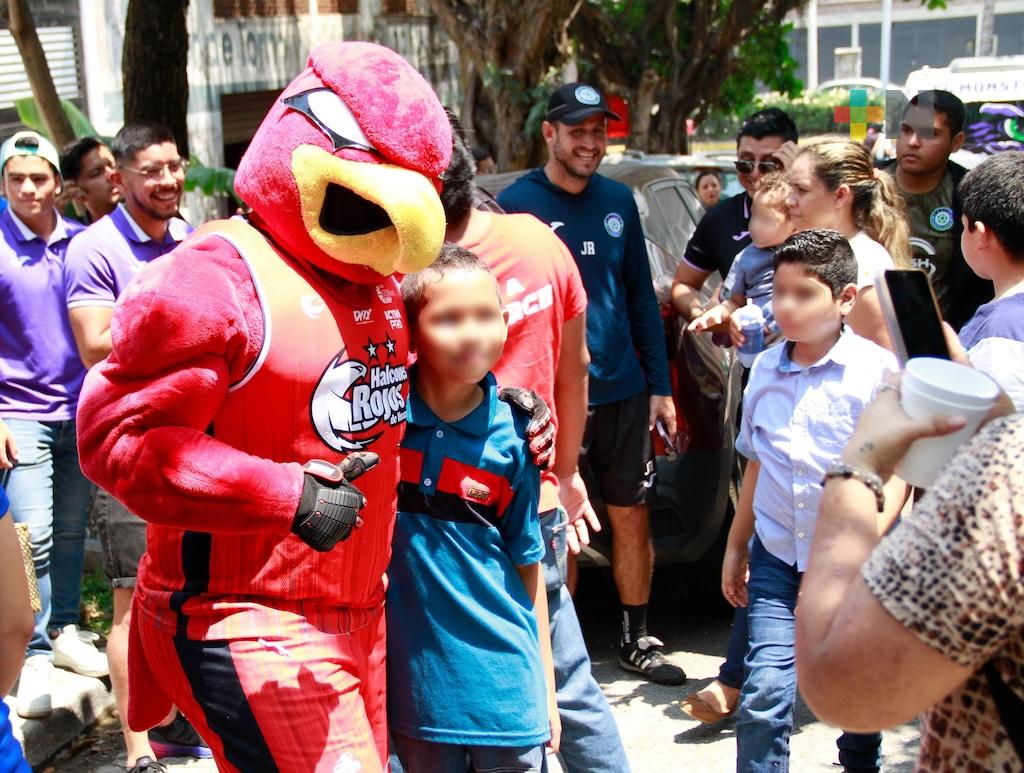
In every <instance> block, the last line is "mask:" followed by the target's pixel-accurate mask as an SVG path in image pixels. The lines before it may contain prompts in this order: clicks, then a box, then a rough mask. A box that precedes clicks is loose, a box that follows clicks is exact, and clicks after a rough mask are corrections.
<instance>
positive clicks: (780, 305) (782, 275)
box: [772, 263, 857, 345]
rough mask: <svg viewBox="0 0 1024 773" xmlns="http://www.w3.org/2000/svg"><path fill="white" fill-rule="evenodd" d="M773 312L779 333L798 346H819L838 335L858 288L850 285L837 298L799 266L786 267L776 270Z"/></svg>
mask: <svg viewBox="0 0 1024 773" xmlns="http://www.w3.org/2000/svg"><path fill="white" fill-rule="evenodd" d="M773 287H774V292H773V294H772V311H773V312H774V313H775V321H776V322H778V324H779V329H780V330H781V331H782V335H784V336H785V337H786V338H787V339H789V340H790V341H794V342H796V343H797V344H810V345H813V344H818V343H821V342H823V341H827V340H828V339H829V338H834V337H835V336H837V335H838V334H839V330H840V326H841V324H842V321H843V317H845V316H846V315H847V314H849V313H850V309H852V308H853V302H854V301H855V300H856V298H857V286H856V285H854V284H848V285H846V287H844V288H843V289H842V292H840V294H839V297H838V298H833V297H832V290H831V289H830V288H829V286H828V285H827V284H825V283H824V282H822V281H821V280H820V279H817V278H815V277H813V276H811V275H809V274H807V273H806V272H805V271H804V269H803V266H801V265H800V264H799V263H783V264H782V265H781V266H779V267H778V268H777V269H776V270H775V279H774V281H773Z"/></svg>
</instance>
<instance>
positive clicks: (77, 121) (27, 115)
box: [14, 97, 110, 142]
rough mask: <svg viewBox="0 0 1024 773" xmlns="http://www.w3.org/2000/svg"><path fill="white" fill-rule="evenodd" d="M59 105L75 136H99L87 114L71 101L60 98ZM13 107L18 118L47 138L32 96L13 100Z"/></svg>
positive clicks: (105, 140) (104, 139)
mask: <svg viewBox="0 0 1024 773" xmlns="http://www.w3.org/2000/svg"><path fill="white" fill-rule="evenodd" d="M60 106H61V107H62V108H63V109H64V115H66V116H67V117H68V121H69V122H70V123H71V131H73V132H74V133H75V137H99V136H100V135H99V132H97V131H96V128H95V127H94V126H93V125H92V121H90V120H89V116H87V115H86V114H85V113H83V112H82V111H81V110H79V109H78V108H77V107H76V106H75V104H74V103H73V102H68V101H67V100H66V99H62V100H61V101H60ZM14 109H15V110H16V111H17V113H18V120H19V121H21V122H22V123H23V124H24V125H25V126H27V127H28V128H29V129H31V130H32V131H34V132H38V133H39V134H42V135H43V136H44V137H47V138H49V135H48V134H47V132H46V125H45V124H44V123H43V116H42V113H40V112H39V106H38V105H37V104H36V101H35V100H34V99H33V98H32V97H23V98H22V99H18V100H15V102H14ZM100 139H102V140H103V141H104V142H110V140H109V138H107V137H101V138H100Z"/></svg>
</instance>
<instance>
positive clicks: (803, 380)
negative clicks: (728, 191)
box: [722, 229, 905, 773]
mask: <svg viewBox="0 0 1024 773" xmlns="http://www.w3.org/2000/svg"><path fill="white" fill-rule="evenodd" d="M857 270H858V264H857V259H856V258H855V257H854V254H853V249H852V248H851V247H850V244H849V242H847V240H846V239H845V238H844V237H843V236H842V235H841V234H840V233H838V232H837V231H833V230H827V229H811V230H808V231H802V232H800V233H797V234H794V235H793V236H790V237H789V238H788V239H786V241H785V242H783V243H782V244H781V245H780V246H779V247H778V248H777V249H776V250H775V275H774V279H773V283H774V289H773V305H774V311H775V316H776V319H777V320H778V325H779V328H780V331H781V332H782V335H783V336H784V340H783V342H782V343H781V344H779V345H778V346H773V347H772V348H770V349H768V350H767V351H765V352H763V353H761V354H760V355H759V356H758V357H757V358H756V360H755V361H754V364H753V367H752V368H751V369H750V379H749V381H748V383H747V387H746V391H745V392H744V395H743V405H744V409H743V420H742V424H741V428H740V436H739V438H738V439H737V441H736V450H737V451H738V452H739V453H740V454H742V455H743V456H744V457H746V459H747V467H746V470H745V472H744V474H743V484H742V487H741V489H740V495H739V502H738V504H737V507H736V515H735V518H734V519H733V522H732V526H731V527H730V530H729V539H728V543H727V546H726V551H725V556H724V559H723V562H722V593H723V595H724V596H725V598H726V599H727V600H728V601H729V602H730V603H731V604H732V605H733V606H745V607H746V608H747V613H748V625H749V633H748V637H747V641H748V648H747V652H746V657H745V660H744V678H743V687H742V691H741V694H740V706H739V718H738V720H737V723H736V738H737V745H738V750H737V768H736V769H737V771H738V772H740V773H754V772H755V771H762V770H788V769H789V736H790V733H791V731H792V721H793V706H794V703H795V700H796V670H795V665H794V638H793V637H794V633H793V632H794V619H795V618H794V610H795V607H796V601H797V594H798V592H799V589H800V582H801V579H802V575H803V572H804V569H805V567H806V564H807V557H808V555H809V552H810V545H811V540H812V538H813V536H814V525H815V521H816V518H817V512H818V501H819V499H820V498H821V491H822V479H823V478H824V477H825V476H826V475H837V474H838V475H844V474H849V475H851V476H852V475H856V474H858V473H856V472H855V471H854V472H848V471H847V470H844V469H843V468H842V467H841V466H840V467H839V469H836V467H835V466H834V463H837V462H839V455H840V452H841V451H842V449H843V448H844V447H845V446H846V443H847V441H848V440H849V439H850V435H851V434H852V433H853V427H854V425H855V424H856V421H857V418H858V417H859V416H860V412H861V410H862V409H863V408H864V406H865V405H867V403H869V402H870V401H871V399H872V396H873V395H874V393H875V391H876V390H877V389H878V388H879V385H880V384H881V383H882V376H883V374H884V373H885V372H886V371H887V370H895V369H896V367H897V364H896V358H895V357H894V356H893V354H892V353H891V352H889V351H887V350H886V349H883V348H882V347H880V346H878V345H877V344H875V343H873V342H871V341H869V340H867V339H865V338H861V337H860V336H858V335H857V334H855V333H854V332H853V331H852V330H850V329H848V328H847V327H846V326H845V325H844V324H843V320H844V318H845V317H846V316H847V315H848V314H849V313H850V310H851V309H852V308H853V306H854V303H855V302H856V299H857ZM865 485H868V486H871V485H873V484H872V483H870V482H868V483H866V484H865ZM878 485H879V491H878V492H877V493H878V494H881V495H882V496H880V497H879V508H880V509H882V507H883V505H884V508H885V513H884V514H883V515H880V523H885V524H888V523H890V522H891V518H892V517H893V516H894V515H895V513H896V512H899V509H900V507H901V506H902V504H903V494H904V489H905V487H904V486H903V484H902V482H901V481H899V480H898V479H897V478H895V477H894V478H892V479H891V480H890V482H889V484H887V485H886V487H885V491H884V492H883V491H882V490H881V483H879V484H878ZM886 519H888V520H886ZM751 538H753V539H751ZM880 745H881V736H880V735H879V734H877V733H870V734H855V733H847V734H844V741H843V743H842V744H841V745H840V762H841V764H842V765H843V766H844V767H846V768H847V769H858V770H860V769H877V768H878V767H879V764H880Z"/></svg>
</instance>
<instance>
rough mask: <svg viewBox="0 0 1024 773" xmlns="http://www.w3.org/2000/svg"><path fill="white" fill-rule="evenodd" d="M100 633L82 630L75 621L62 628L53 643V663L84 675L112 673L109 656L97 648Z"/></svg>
mask: <svg viewBox="0 0 1024 773" xmlns="http://www.w3.org/2000/svg"><path fill="white" fill-rule="evenodd" d="M99 638H100V637H99V635H97V634H95V633H92V632H90V631H80V630H78V626H77V625H75V624H74V623H69V624H68V625H65V626H64V627H63V628H61V630H60V633H59V634H57V638H55V639H54V640H53V641H52V642H51V644H52V645H53V664H54V665H55V666H58V667H60V668H66V669H68V670H69V671H74V672H75V673H76V674H81V675H82V676H106V675H107V674H108V673H110V668H109V667H108V666H107V656H106V655H104V654H103V653H102V652H100V651H99V650H98V649H96V642H97V641H98V640H99Z"/></svg>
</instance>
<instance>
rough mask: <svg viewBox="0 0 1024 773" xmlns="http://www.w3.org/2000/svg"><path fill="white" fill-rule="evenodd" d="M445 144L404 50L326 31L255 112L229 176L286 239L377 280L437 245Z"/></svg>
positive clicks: (442, 123) (339, 268)
mask: <svg viewBox="0 0 1024 773" xmlns="http://www.w3.org/2000/svg"><path fill="white" fill-rule="evenodd" d="M451 148H452V135H451V127H450V125H449V122H448V118H447V116H446V115H445V112H444V109H443V108H442V107H441V104H440V103H439V102H438V100H437V97H436V96H435V94H434V92H433V90H432V89H431V87H430V85H429V84H428V83H427V82H426V81H425V80H424V79H423V77H422V76H421V75H420V74H419V73H418V72H417V71H416V70H415V69H414V68H413V67H412V66H411V65H410V64H409V63H408V62H406V61H405V60H404V59H402V58H401V57H400V56H398V54H396V53H395V52H393V51H391V50H390V49H387V48H384V47H382V46H378V45H375V44H373V43H360V42H353V43H330V44H327V45H323V46H319V47H318V48H316V49H314V50H313V52H312V53H311V54H310V56H309V62H308V66H307V67H306V69H305V70H304V71H303V72H302V73H301V74H300V75H299V76H298V77H297V78H296V79H295V80H293V81H292V82H291V83H290V84H289V85H288V87H287V88H285V90H284V91H283V92H282V93H281V96H280V98H279V99H278V101H277V103H275V105H274V106H273V107H272V108H271V110H270V112H269V113H267V116H266V118H264V119H263V123H262V124H261V125H260V128H259V129H258V130H257V132H256V135H255V136H254V137H253V140H252V143H251V144H250V145H249V149H248V150H247V151H246V153H245V155H244V156H243V157H242V161H241V163H240V164H239V167H238V172H237V174H236V177H235V188H236V190H237V191H238V193H239V195H240V196H241V197H242V199H243V200H244V201H245V202H246V204H248V205H249V206H250V207H251V208H252V210H253V216H252V217H253V221H254V223H255V224H257V225H258V226H260V227H261V228H262V229H263V230H265V231H266V232H267V233H268V234H269V235H270V237H271V238H273V240H274V241H275V242H277V244H279V245H280V246H281V247H282V248H283V249H284V250H286V251H287V252H289V253H290V254H292V255H295V256H296V257H299V258H303V259H306V260H308V261H310V262H312V263H314V264H316V265H317V266H319V267H320V268H322V269H324V270H327V271H330V272H332V273H335V274H339V275H340V276H343V277H345V278H346V279H349V280H350V281H355V282H364V283H367V282H369V283H373V282H378V281H380V279H381V277H382V276H387V275H388V274H391V273H394V272H396V271H398V272H401V273H410V272H413V271H417V270H419V269H420V268H423V267H424V266H426V265H428V264H429V263H430V262H431V261H433V260H434V258H435V257H436V256H437V253H438V251H439V250H440V247H441V243H442V241H443V239H444V230H445V222H444V213H443V210H442V208H441V202H440V199H439V197H438V192H439V191H440V189H441V174H442V173H443V172H444V170H445V168H447V166H448V161H449V159H450V157H451Z"/></svg>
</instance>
